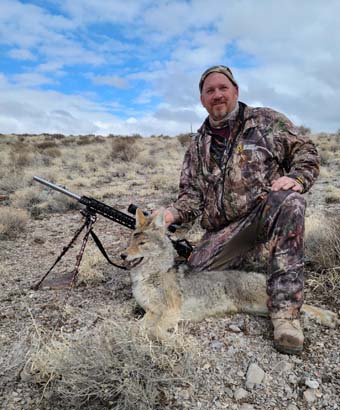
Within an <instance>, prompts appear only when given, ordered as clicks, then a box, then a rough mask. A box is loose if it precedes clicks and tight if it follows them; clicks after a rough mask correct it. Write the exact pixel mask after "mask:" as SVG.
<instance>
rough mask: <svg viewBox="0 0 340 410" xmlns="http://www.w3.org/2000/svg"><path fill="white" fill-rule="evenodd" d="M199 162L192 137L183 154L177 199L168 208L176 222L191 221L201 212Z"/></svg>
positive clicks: (194, 139) (201, 197)
mask: <svg viewBox="0 0 340 410" xmlns="http://www.w3.org/2000/svg"><path fill="white" fill-rule="evenodd" d="M199 164H200V161H199V158H198V152H197V143H196V138H195V137H194V138H193V140H192V141H191V144H190V146H189V147H188V149H187V151H186V153H185V156H184V160H183V164H182V171H181V176H180V183H179V194H178V197H177V200H176V201H175V202H174V203H173V204H172V207H170V208H169V209H170V210H172V211H173V213H174V215H175V217H176V222H181V223H186V222H191V221H193V220H194V219H196V218H197V217H198V216H199V215H200V214H201V213H202V208H203V196H202V192H201V189H200V183H199V181H200V179H201V178H200V177H199V169H200V165H199Z"/></svg>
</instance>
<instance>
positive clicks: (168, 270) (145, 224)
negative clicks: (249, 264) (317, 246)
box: [122, 209, 338, 340]
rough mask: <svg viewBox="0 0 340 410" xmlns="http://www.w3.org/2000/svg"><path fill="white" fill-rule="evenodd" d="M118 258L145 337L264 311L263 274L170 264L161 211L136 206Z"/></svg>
mask: <svg viewBox="0 0 340 410" xmlns="http://www.w3.org/2000/svg"><path fill="white" fill-rule="evenodd" d="M122 256H123V257H124V258H125V259H126V261H128V262H129V264H130V274H131V280H132V291H133V296H134V298H135V299H136V301H137V303H138V304H139V305H140V306H141V307H142V308H143V309H144V310H145V312H146V313H145V315H144V317H143V320H142V325H143V329H145V331H146V333H147V334H148V336H149V337H150V338H153V339H158V340H164V339H168V338H169V336H170V334H171V333H170V332H169V330H170V329H173V328H176V327H177V324H178V322H179V321H180V320H192V321H200V320H203V319H204V318H206V317H208V316H218V315H226V314H233V313H250V314H254V315H260V316H267V315H268V309H267V303H266V302H267V298H268V296H267V294H266V278H265V275H264V274H260V273H255V272H242V271H233V270H227V271H207V272H194V271H190V270H189V269H185V268H181V265H180V266H179V268H176V267H175V257H176V251H175V250H174V248H173V246H172V243H171V240H170V238H169V237H168V236H167V227H166V225H165V222H164V212H163V211H160V212H159V213H158V214H157V216H155V217H146V216H145V215H144V214H143V212H142V211H141V210H140V209H138V210H137V213H136V229H135V231H134V232H133V234H132V237H131V239H130V243H129V246H128V248H127V250H126V253H125V254H124V255H122ZM302 312H304V314H306V315H307V316H309V317H311V318H313V319H315V320H316V321H318V322H319V323H321V324H323V325H325V326H328V327H335V326H336V325H337V323H338V319H337V315H336V314H335V313H333V312H331V311H329V310H324V309H320V308H317V307H314V306H310V305H306V304H304V305H303V306H302Z"/></svg>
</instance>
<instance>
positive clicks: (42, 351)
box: [0, 129, 340, 410]
mask: <svg viewBox="0 0 340 410" xmlns="http://www.w3.org/2000/svg"><path fill="white" fill-rule="evenodd" d="M303 131H304V132H307V131H308V130H305V129H304V130H303ZM189 138H190V136H188V135H185V134H183V135H179V136H177V137H174V138H169V137H167V136H153V137H150V138H141V137H140V136H139V135H134V136H130V137H122V136H114V135H111V136H108V137H101V136H94V135H87V136H63V135H59V134H55V135H48V134H43V135H2V134H1V135H0V306H1V310H0V408H1V409H6V410H27V409H30V410H43V409H44V410H45V409H46V410H47V409H50V410H64V409H93V410H99V409H122V410H123V409H129V410H151V409H158V410H160V409H191V410H196V409H202V410H214V409H235V410H237V409H242V410H252V409H261V410H263V409H271V410H276V409H288V410H298V409H300V410H302V409H339V408H340V403H339V397H340V353H339V352H340V339H339V327H338V328H334V329H332V328H326V327H322V326H321V325H319V324H317V323H314V322H312V321H310V320H308V319H307V318H302V322H303V327H304V333H305V338H306V343H305V349H304V352H303V353H302V354H301V355H299V356H288V355H283V354H280V353H278V352H277V351H275V350H274V348H273V345H272V327H271V324H270V322H269V320H268V319H266V318H258V317H251V316H247V315H240V314H239V315H234V316H229V317H221V318H209V319H206V320H204V321H203V322H200V323H191V322H186V323H181V325H180V327H179V329H178V332H177V334H174V337H173V340H172V341H169V343H163V344H160V343H157V342H152V341H150V340H147V339H146V338H145V337H143V336H142V335H140V333H139V332H138V321H139V320H140V318H141V316H142V314H143V312H142V311H141V310H140V309H139V307H138V306H137V305H136V303H135V301H134V299H133V297H132V293H131V283H130V278H129V273H128V272H127V271H123V270H120V269H119V268H116V267H113V266H111V265H109V264H108V263H107V262H106V260H105V259H104V258H103V256H102V255H101V253H100V252H99V251H98V249H97V248H96V246H95V244H94V243H93V241H92V239H89V242H88V244H87V246H86V249H85V253H84V257H83V259H82V262H81V264H80V270H79V277H78V280H77V282H76V285H75V286H74V287H72V288H71V289H51V288H48V287H42V288H41V289H39V290H34V289H32V286H33V285H34V284H36V283H37V281H38V280H39V279H40V278H41V277H42V275H43V274H45V273H46V272H47V270H48V269H49V268H50V266H51V265H52V263H53V262H54V261H55V259H56V258H57V256H58V255H59V254H60V252H61V251H62V250H63V247H64V246H66V245H67V244H68V243H69V241H70V240H71V238H72V236H73V235H74V233H75V232H76V230H77V229H78V228H79V227H80V226H81V224H82V223H83V219H82V215H81V213H80V210H81V209H82V206H80V205H79V203H78V202H77V201H75V200H73V199H72V198H69V197H66V196H65V195H62V194H60V193H57V192H54V191H52V190H51V189H48V188H46V187H45V186H42V185H41V184H39V183H37V182H35V181H33V179H32V178H33V176H34V175H38V176H41V177H43V178H45V179H47V180H50V181H52V182H53V183H56V184H58V185H61V186H63V187H66V188H67V189H68V190H70V191H73V192H75V193H76V194H78V195H87V196H91V197H93V198H95V199H97V200H99V201H102V202H104V203H106V204H107V205H110V206H112V207H114V208H116V209H118V210H120V211H123V212H127V207H128V206H129V204H131V203H134V204H137V205H138V206H140V207H141V208H142V209H144V210H147V211H150V210H152V209H155V208H157V207H159V206H168V205H170V204H171V202H172V201H173V200H174V199H175V198H176V194H177V191H178V179H179V174H180V166H181V162H182V159H183V156H184V153H185V149H186V145H187V144H188V141H189ZM311 138H312V139H313V140H314V141H315V143H316V144H317V146H318V149H319V152H320V156H321V164H322V166H321V173H320V177H319V179H318V181H317V183H316V184H315V186H314V187H313V188H312V190H311V191H310V192H309V193H307V194H306V195H305V197H306V199H307V203H308V208H307V214H306V235H305V236H306V244H305V247H306V292H305V293H306V294H305V299H306V301H307V302H308V303H312V304H315V305H317V306H319V307H323V308H326V309H329V310H332V311H334V312H337V313H338V314H339V313H340V311H339V309H340V308H339V306H340V304H339V303H340V216H339V215H340V214H339V210H340V133H339V132H338V133H335V134H322V133H321V134H313V135H311ZM94 231H95V232H96V234H97V235H98V237H99V238H100V240H101V241H102V243H103V244H104V246H105V248H106V250H107V252H108V254H109V256H110V257H111V258H112V259H114V260H115V261H118V262H120V258H119V255H120V254H121V253H122V251H123V250H124V249H125V248H126V246H127V243H128V239H129V236H130V234H131V231H130V230H129V229H128V228H125V227H123V226H120V225H118V224H115V223H114V222H112V221H109V220H107V219H105V218H104V217H101V216H98V219H97V222H96V223H95V225H94ZM201 235H202V232H201V230H200V227H199V225H198V223H195V224H193V225H188V226H183V227H182V228H181V229H180V231H178V232H176V234H175V236H177V237H178V238H181V237H182V238H184V237H185V238H187V239H188V240H190V241H191V242H192V243H193V244H195V243H196V242H197V241H198V240H199V238H200V236H201ZM80 245H81V239H80V240H79V241H77V242H76V243H75V244H74V246H73V247H72V248H71V249H70V251H69V252H67V254H66V255H65V257H63V258H62V260H61V262H60V263H59V264H58V265H57V266H56V267H55V269H54V270H53V271H52V272H51V274H50V275H49V278H52V279H53V278H56V279H58V278H60V277H62V276H63V275H65V274H67V273H70V272H72V270H73V269H74V267H75V264H76V258H77V253H78V252H79V249H80Z"/></svg>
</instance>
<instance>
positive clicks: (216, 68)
mask: <svg viewBox="0 0 340 410" xmlns="http://www.w3.org/2000/svg"><path fill="white" fill-rule="evenodd" d="M211 73H221V74H224V75H225V76H226V77H228V78H229V80H230V81H231V82H232V83H233V84H234V86H235V87H237V88H238V84H237V82H236V80H235V78H234V76H233V73H232V72H231V70H230V68H229V67H226V66H224V65H215V66H213V67H210V68H208V69H207V70H205V71H204V73H203V74H202V76H201V79H200V82H199V89H200V93H202V88H203V83H204V81H205V79H206V78H207V77H208V75H209V74H211Z"/></svg>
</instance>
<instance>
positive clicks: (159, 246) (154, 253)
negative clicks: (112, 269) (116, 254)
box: [122, 209, 175, 268]
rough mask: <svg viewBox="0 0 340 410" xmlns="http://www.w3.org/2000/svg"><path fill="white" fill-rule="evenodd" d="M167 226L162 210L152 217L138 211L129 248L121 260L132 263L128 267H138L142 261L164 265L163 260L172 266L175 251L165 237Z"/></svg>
mask: <svg viewBox="0 0 340 410" xmlns="http://www.w3.org/2000/svg"><path fill="white" fill-rule="evenodd" d="M166 231H167V226H166V224H165V219H164V209H161V210H160V211H159V213H158V214H157V215H156V216H154V217H152V216H150V217H148V216H145V215H144V214H143V212H142V211H141V210H140V209H137V212H136V229H135V231H134V232H133V234H132V235H131V238H130V242H129V246H128V248H127V249H126V251H125V253H124V254H123V255H122V257H123V259H125V260H126V261H128V262H132V263H131V264H130V267H132V268H133V267H135V266H136V265H139V264H140V263H141V262H142V260H143V262H144V263H145V260H146V259H147V260H149V259H151V260H153V261H154V263H157V262H160V260H162V261H163V263H165V259H169V262H170V260H171V264H173V261H174V257H175V251H174V248H173V246H172V244H171V240H170V239H169V238H168V236H167V235H166ZM168 264H169V263H168Z"/></svg>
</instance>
